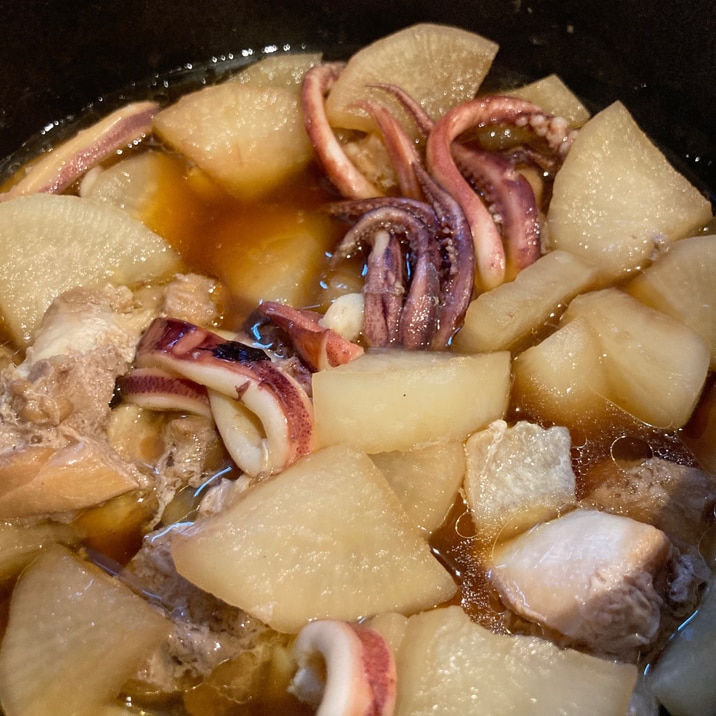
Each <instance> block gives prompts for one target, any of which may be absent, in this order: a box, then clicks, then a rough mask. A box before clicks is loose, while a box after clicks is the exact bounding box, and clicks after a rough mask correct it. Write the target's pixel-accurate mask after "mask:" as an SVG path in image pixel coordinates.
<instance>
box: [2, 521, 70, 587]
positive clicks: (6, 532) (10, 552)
mask: <svg viewBox="0 0 716 716" xmlns="http://www.w3.org/2000/svg"><path fill="white" fill-rule="evenodd" d="M77 542H79V534H78V532H77V530H75V529H74V528H73V527H71V526H69V525H64V524H59V523H56V522H45V521H43V522H37V523H34V524H32V523H30V524H27V523H23V522H0V582H3V581H5V580H7V579H10V578H12V577H16V576H17V575H18V574H19V573H20V571H21V570H22V569H24V568H25V567H26V566H27V565H28V564H29V563H30V562H32V560H33V559H35V557H37V555H38V554H39V553H40V552H41V551H42V550H43V549H47V548H48V547H51V546H52V545H54V544H65V545H74V544H77Z"/></svg>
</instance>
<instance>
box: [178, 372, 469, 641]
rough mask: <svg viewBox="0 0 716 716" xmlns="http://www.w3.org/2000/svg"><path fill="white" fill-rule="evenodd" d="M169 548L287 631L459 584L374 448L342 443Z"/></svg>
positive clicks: (232, 599)
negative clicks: (370, 453)
mask: <svg viewBox="0 0 716 716" xmlns="http://www.w3.org/2000/svg"><path fill="white" fill-rule="evenodd" d="M334 370H335V369H334ZM171 549H172V559H173V560H174V564H175V565H176V568H177V571H178V572H179V574H181V575H182V576H183V577H184V578H186V579H188V580H189V581H190V582H192V583H193V584H195V585H197V586H198V587H200V588H201V589H204V590H205V591H207V592H210V593H211V594H214V595H215V596H217V597H219V598H220V599H223V600H224V601H225V602H228V603H229V604H233V605H235V606H238V607H239V608H240V609H243V610H244V611H246V612H248V613H249V614H251V615H253V616H255V617H256V618H257V619H261V621H263V622H265V623H267V624H269V625H270V626H271V627H273V628H274V629H277V630H278V631H283V632H287V633H297V632H299V631H300V629H301V628H302V627H303V626H304V625H305V623H306V622H307V621H309V620H312V619H340V620H346V621H357V620H359V619H361V618H363V617H367V616H371V615H374V614H379V613H381V612H390V611H397V612H401V613H404V614H412V613H414V612H416V611H420V610H421V609H426V608H429V607H431V606H433V605H435V604H438V603H441V602H443V601H445V600H447V599H450V598H451V597H453V596H454V595H455V592H456V585H455V582H454V581H453V578H452V577H451V575H450V574H449V573H448V571H447V570H446V569H445V568H444V567H443V566H442V565H441V564H440V562H438V560H437V559H436V558H435V557H434V556H433V554H432V553H431V551H430V548H429V546H428V544H427V542H426V541H425V538H424V535H423V533H422V532H421V530H420V529H419V528H418V527H417V525H416V524H415V523H414V522H413V520H412V519H411V518H410V517H409V516H408V515H407V514H406V512H405V510H404V509H403V507H402V505H401V504H400V501H399V500H398V498H397V497H396V495H395V493H394V492H393V491H392V490H391V488H390V485H388V483H387V482H386V480H385V478H384V477H383V476H382V475H381V474H380V471H379V470H378V468H376V466H375V465H374V464H373V462H372V461H371V460H370V458H368V457H367V456H366V455H364V454H362V453H358V452H356V451H355V450H350V449H347V448H344V447H339V446H336V447H331V448H326V449H325V450H320V451H316V452H314V453H312V454H310V455H306V456H304V457H303V458H301V459H300V460H298V461H296V462H295V463H294V464H293V465H290V466H289V467H287V468H286V469H285V470H283V472H281V473H280V474H278V475H275V476H272V477H270V478H268V479H265V480H262V481H259V482H257V483H256V484H254V485H253V486H252V487H250V488H249V489H248V490H246V491H245V492H243V493H242V494H241V495H240V496H239V497H238V498H237V499H236V500H234V501H232V502H231V503H230V504H228V505H227V506H226V507H225V508H224V509H222V510H221V511H220V512H217V513H215V514H213V515H211V516H208V517H206V518H202V519H199V520H197V521H196V522H194V523H193V524H192V525H190V526H187V527H186V528H184V529H183V530H182V531H181V532H179V533H177V534H175V535H174V537H173V539H172V545H171Z"/></svg>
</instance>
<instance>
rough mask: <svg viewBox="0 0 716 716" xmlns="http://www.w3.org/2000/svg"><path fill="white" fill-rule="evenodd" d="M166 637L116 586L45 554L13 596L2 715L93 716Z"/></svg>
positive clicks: (0, 672) (66, 558)
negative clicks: (49, 715) (50, 715)
mask: <svg viewBox="0 0 716 716" xmlns="http://www.w3.org/2000/svg"><path fill="white" fill-rule="evenodd" d="M169 629H170V624H169V622H168V621H167V620H166V619H164V617H162V616H161V615H160V614H159V613H158V612H157V611H155V610H154V609H153V608H152V607H150V606H149V604H147V602H145V601H144V600H143V599H142V598H141V597H139V596H137V595H136V594H134V593H133V592H131V591H130V590H129V589H128V588H127V587H126V586H124V585H123V584H122V583H120V582H118V581H117V580H116V579H113V578H111V577H109V576H108V575H106V574H105V573H104V572H102V571H100V570H99V569H98V568H97V567H95V566H94V565H91V564H88V563H86V562H82V561H80V560H79V559H78V558H76V557H74V556H73V555H72V554H70V553H69V552H68V551H66V550H65V549H64V548H62V547H53V548H51V549H48V550H47V551H46V552H44V553H43V554H42V555H41V556H40V557H38V558H37V560H35V561H34V562H33V563H32V565H31V566H30V567H29V568H28V569H27V571H26V572H25V573H24V574H23V576H22V578H21V579H20V581H19V582H18V585H17V587H16V588H15V592H14V593H13V597H12V603H11V605H10V616H9V621H8V625H7V631H6V633H5V637H4V639H3V642H2V646H1V647H0V702H1V703H2V709H3V713H5V714H6V716H47V715H48V714H52V715H53V716H96V715H97V714H98V713H101V710H102V708H103V707H104V706H105V705H106V704H108V703H109V702H110V701H111V700H112V699H114V698H115V697H116V696H118V695H119V692H120V689H121V688H122V685H123V684H124V682H125V681H126V680H127V679H128V678H129V677H130V676H131V675H132V673H133V672H134V670H135V669H136V668H138V667H139V665H140V663H141V661H142V659H144V658H146V656H147V655H148V654H150V653H151V652H152V651H153V650H154V649H156V648H157V647H158V646H159V645H160V644H161V643H162V641H164V639H166V637H167V636H168V634H169Z"/></svg>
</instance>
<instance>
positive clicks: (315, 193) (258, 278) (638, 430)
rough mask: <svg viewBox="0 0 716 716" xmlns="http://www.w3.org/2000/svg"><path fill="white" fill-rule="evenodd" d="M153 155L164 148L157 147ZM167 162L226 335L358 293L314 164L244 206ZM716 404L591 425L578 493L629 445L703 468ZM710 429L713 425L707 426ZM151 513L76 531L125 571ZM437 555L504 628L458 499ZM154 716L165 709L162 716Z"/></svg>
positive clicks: (181, 231) (112, 506) (216, 699)
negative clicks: (277, 312)
mask: <svg viewBox="0 0 716 716" xmlns="http://www.w3.org/2000/svg"><path fill="white" fill-rule="evenodd" d="M150 148H151V149H153V150H159V151H162V152H165V150H164V149H162V148H161V147H159V146H157V145H152V146H151V147H150ZM165 157H166V161H165V163H164V165H163V174H162V180H161V182H160V190H159V193H158V195H157V197H156V198H155V200H154V201H152V202H150V204H149V205H148V208H147V209H146V212H145V214H144V215H143V216H142V217H141V218H142V219H143V220H144V221H145V223H146V224H147V225H148V226H149V227H150V228H152V229H153V230H154V231H156V232H157V233H158V234H160V235H161V236H163V237H164V238H165V239H166V240H167V241H168V242H169V243H170V244H171V245H172V246H173V247H174V248H175V249H176V250H177V252H178V253H179V254H180V255H181V257H182V258H183V260H184V262H185V264H186V266H187V268H188V269H189V270H191V271H195V272H198V273H203V274H207V275H210V276H214V277H216V278H217V279H219V281H220V282H222V283H223V284H224V285H225V286H226V288H227V290H228V296H229V298H228V301H227V304H226V312H225V316H224V325H225V326H226V327H238V326H240V325H241V324H242V323H243V322H244V321H246V319H247V318H248V317H249V316H250V314H251V312H252V311H253V310H254V308H255V307H256V305H257V303H258V301H259V300H261V299H273V300H285V301H287V302H288V303H290V304H292V305H294V306H296V307H319V308H325V307H326V306H327V305H328V304H329V303H330V301H331V300H332V298H334V297H335V296H336V295H339V294H340V293H343V292H348V291H355V290H360V288H361V285H362V278H361V270H362V266H361V263H360V262H359V261H354V262H348V263H346V264H343V265H342V266H339V267H337V268H334V269H331V268H329V262H328V257H329V255H330V253H331V251H332V250H333V248H334V246H335V245H336V243H337V241H338V240H339V238H340V237H341V235H342V233H343V231H344V227H342V226H341V225H340V224H339V222H337V221H335V220H333V219H331V218H330V217H328V216H327V214H325V212H323V210H322V207H323V205H324V204H325V203H326V202H327V201H330V200H332V199H335V198H336V197H335V195H334V194H333V193H332V192H331V191H330V189H329V188H328V187H327V186H326V184H325V182H324V180H323V178H322V176H321V174H320V173H319V171H318V170H317V168H316V167H315V166H310V167H308V168H307V169H306V170H305V171H303V172H301V173H300V174H298V175H297V176H296V177H294V178H293V180H291V181H289V182H288V183H287V184H285V185H284V186H282V187H281V188H280V189H278V190H277V191H275V192H274V193H272V194H271V195H270V196H267V197H264V198H262V199H261V200H259V201H256V202H251V203H247V202H242V201H239V200H238V199H235V198H233V197H231V196H229V195H228V194H226V193H225V192H224V191H223V190H222V189H221V188H220V187H218V186H217V185H216V184H214V182H212V180H211V179H210V178H208V177H207V176H206V175H204V174H203V173H202V172H201V171H199V170H198V169H196V168H195V167H191V166H189V165H188V164H187V163H186V162H185V161H184V160H183V159H182V158H180V157H178V156H176V155H174V154H172V153H171V152H165ZM536 340H537V338H536V337H535V338H534V341H535V342H536ZM714 404H716V392H715V391H714V387H713V385H711V386H710V387H709V389H708V391H707V394H706V397H705V398H704V400H703V401H702V404H701V406H700V408H699V409H698V410H697V411H696V413H695V415H694V418H693V419H692V421H691V423H690V424H689V426H687V427H686V428H685V429H684V431H682V432H667V431H661V430H656V429H653V428H650V427H649V426H646V425H644V424H643V423H640V422H638V421H635V420H634V419H632V418H630V417H629V416H627V415H626V414H624V413H622V412H621V411H618V410H617V409H615V410H614V413H613V415H612V416H611V418H612V419H611V421H610V422H609V423H608V424H606V425H605V424H604V423H601V422H600V423H599V424H590V423H588V422H587V423H585V424H584V425H582V426H580V427H579V429H576V430H573V432H572V439H573V445H574V447H573V467H574V470H575V473H576V475H577V478H578V491H579V489H581V486H582V484H583V478H584V476H585V475H586V474H587V473H588V472H589V470H590V468H591V466H593V465H595V464H596V463H598V462H600V461H602V460H605V459H618V458H621V457H623V456H622V455H620V453H619V450H620V449H621V448H623V447H624V446H625V445H630V446H632V447H634V446H635V447H636V450H637V453H636V458H637V459H638V458H639V456H640V455H643V454H650V455H651V454H653V455H655V456H659V457H664V458H668V459H671V460H674V461H676V462H681V463H685V464H696V462H697V461H696V459H695V457H694V455H693V453H692V452H691V450H690V449H689V447H687V444H688V445H694V444H695V442H696V441H698V440H701V442H704V440H703V438H702V434H703V432H704V431H705V430H708V435H709V436H710V435H712V434H716V433H715V430H714V428H713V424H715V423H716V419H714V418H713V416H712V413H713V412H714V410H716V409H715V408H714V407H713V406H714ZM508 419H511V420H517V419H530V420H536V421H537V422H539V415H536V414H529V413H527V412H526V411H524V410H523V409H521V408H520V406H517V405H512V406H511V407H510V411H509V414H508ZM703 425H707V426H708V427H707V428H704V429H703V430H702V429H701V428H702V426H703ZM684 436H685V440H684ZM708 440H710V438H708ZM711 442H712V443H713V444H716V443H714V441H711ZM640 451H641V452H640ZM712 455H713V448H712V449H711V450H710V451H709V456H712ZM627 457H629V456H627ZM188 493H189V491H187V492H186V493H185V494H180V495H179V496H178V497H177V498H176V504H173V505H172V506H171V507H172V508H173V509H174V510H175V512H174V513H172V512H171V511H169V512H167V513H166V517H167V520H168V522H171V521H174V519H176V515H179V514H180V513H182V510H184V508H185V507H186V512H185V513H182V514H183V516H184V517H186V514H188V513H190V512H191V510H192V509H193V507H194V506H195V504H196V499H195V494H193V493H192V494H188ZM147 506H148V503H146V502H144V501H140V502H137V501H136V500H134V498H120V499H117V500H113V501H111V502H109V503H107V505H104V506H102V507H98V508H93V509H92V510H88V511H86V512H85V513H84V514H83V515H81V516H80V517H79V519H78V520H77V522H76V526H77V527H78V529H79V530H80V531H83V532H88V533H90V535H91V537H89V538H87V539H86V540H85V544H84V546H85V547H87V548H89V549H91V550H96V551H97V552H100V553H102V554H103V555H105V556H107V557H109V558H110V559H112V560H115V561H116V562H118V563H120V564H125V563H126V562H127V561H128V560H129V559H130V558H131V556H132V555H133V554H134V553H135V552H136V550H137V549H138V548H139V546H140V541H141V537H142V535H143V532H144V526H145V521H146V518H147V517H148V515H149V514H150V512H151V510H149V511H148V510H147ZM172 514H173V515H174V517H172V516H171V515H172ZM182 518H183V517H182ZM431 547H432V549H433V552H434V554H435V555H436V557H437V558H438V559H439V560H440V561H441V562H442V563H443V564H444V565H445V567H446V568H447V569H448V570H449V571H450V572H451V574H452V575H453V576H454V577H455V579H456V581H457V582H458V584H459V587H460V589H459V593H458V596H457V597H456V598H455V602H456V603H459V604H461V606H462V607H463V608H464V609H465V611H466V612H467V613H468V614H469V615H470V617H471V618H472V619H473V620H475V621H476V622H477V623H479V624H481V625H483V626H485V627H487V628H489V629H491V630H493V631H496V632H505V631H507V625H506V621H505V612H506V610H505V608H504V606H503V605H502V603H501V601H500V599H499V597H498V596H497V594H496V591H495V590H494V588H493V587H492V586H491V584H490V580H489V575H488V573H487V570H486V568H485V564H486V559H485V557H486V556H487V555H488V554H489V550H490V549H491V547H492V545H486V544H480V543H478V541H477V539H476V537H475V536H474V534H473V531H472V523H471V518H470V515H469V512H468V509H467V506H466V505H465V503H464V501H463V500H462V498H460V497H458V499H457V501H456V502H455V504H454V505H453V508H452V510H451V512H450V514H449V515H448V517H447V518H446V520H445V522H444V524H443V525H442V527H440V528H439V529H438V530H437V531H436V532H435V534H434V535H433V536H432V538H431ZM8 602H9V599H7V598H3V601H2V606H1V608H0V624H1V625H2V629H3V630H4V624H5V617H6V613H7V604H8ZM148 708H151V709H152V713H159V712H161V713H166V714H185V713H189V714H191V715H192V716H209V714H227V715H229V714H232V715H233V714H242V715H243V714H245V715H247V716H249V715H251V716H254V715H255V716H263V715H270V714H282V713H292V714H296V715H297V716H300V714H304V713H305V714H309V713H312V710H310V709H308V708H307V707H305V706H303V705H301V704H299V703H298V702H297V701H296V700H295V699H294V698H293V697H291V696H288V695H285V696H284V697H281V698H279V697H276V699H269V700H268V701H267V702H266V703H262V704H258V703H257V704H247V705H245V706H240V705H238V704H236V703H233V702H231V701H230V700H227V699H226V698H224V697H222V696H221V695H220V694H219V693H217V692H215V691H212V689H210V688H208V687H204V686H203V685H199V686H197V687H196V688H194V689H192V690H191V692H189V693H187V694H186V704H185V705H184V706H182V705H181V704H178V703H165V704H160V705H157V704H151V705H149V704H148ZM156 708H159V709H160V711H155V710H154V709H156Z"/></svg>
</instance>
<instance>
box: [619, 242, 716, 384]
mask: <svg viewBox="0 0 716 716" xmlns="http://www.w3.org/2000/svg"><path fill="white" fill-rule="evenodd" d="M626 290H627V292H628V293H630V294H631V295H632V296H634V297H635V298H638V299H639V300H640V301H641V302H642V303H645V304H646V305H647V306H651V307H652V308H656V309H657V310H658V311H661V312H662V313H666V314H667V315H669V316H671V317H672V318H676V319H678V320H679V321H681V322H682V323H683V324H684V325H686V326H688V327H689V328H691V329H692V330H694V331H695V332H696V333H698V334H699V335H700V336H701V337H702V338H703V339H704V340H705V341H706V343H707V344H708V346H709V350H710V352H711V369H712V370H713V369H714V368H716V235H714V234H711V235H709V236H693V237H691V238H688V239H683V240H682V241H678V242H677V243H675V244H674V245H673V246H672V247H671V249H670V251H668V253H666V254H664V255H663V256H660V257H659V259H658V260H657V261H655V262H654V263H653V264H652V265H651V266H649V268H648V269H646V270H645V271H644V272H643V273H641V274H639V275H638V276H637V277H636V278H634V279H633V280H632V281H630V282H629V284H628V285H627V287H626Z"/></svg>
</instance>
